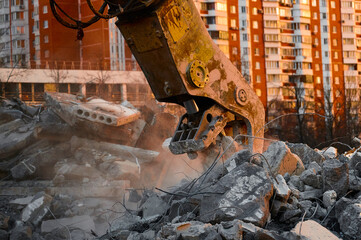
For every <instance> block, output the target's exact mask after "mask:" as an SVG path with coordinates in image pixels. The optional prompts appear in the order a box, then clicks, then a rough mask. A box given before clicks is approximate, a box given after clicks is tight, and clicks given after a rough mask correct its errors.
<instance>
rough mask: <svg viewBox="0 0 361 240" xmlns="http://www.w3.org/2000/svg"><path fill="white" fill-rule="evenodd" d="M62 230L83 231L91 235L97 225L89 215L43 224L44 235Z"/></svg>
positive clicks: (48, 221) (49, 221)
mask: <svg viewBox="0 0 361 240" xmlns="http://www.w3.org/2000/svg"><path fill="white" fill-rule="evenodd" d="M62 228H65V229H66V228H68V229H69V228H70V229H81V230H83V231H85V232H87V233H90V232H91V231H92V230H94V229H95V225H94V222H93V219H92V218H91V217H90V216H88V215H83V216H75V217H71V218H61V219H55V220H47V221H43V222H42V223H41V232H42V233H50V232H53V231H55V230H56V229H62Z"/></svg>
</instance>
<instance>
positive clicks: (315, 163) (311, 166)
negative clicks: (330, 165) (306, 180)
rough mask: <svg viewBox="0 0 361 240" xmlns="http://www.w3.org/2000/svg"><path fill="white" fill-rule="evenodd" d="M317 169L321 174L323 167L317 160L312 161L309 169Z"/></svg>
mask: <svg viewBox="0 0 361 240" xmlns="http://www.w3.org/2000/svg"><path fill="white" fill-rule="evenodd" d="M312 168H313V169H315V171H316V174H320V173H321V171H322V168H321V167H320V165H319V164H318V163H317V162H311V163H310V164H309V165H308V168H307V169H312Z"/></svg>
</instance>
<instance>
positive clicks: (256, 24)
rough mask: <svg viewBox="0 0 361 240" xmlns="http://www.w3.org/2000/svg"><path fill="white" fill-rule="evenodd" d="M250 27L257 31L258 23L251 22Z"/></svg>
mask: <svg viewBox="0 0 361 240" xmlns="http://www.w3.org/2000/svg"><path fill="white" fill-rule="evenodd" d="M252 26H253V28H254V29H258V22H257V21H253V22H252Z"/></svg>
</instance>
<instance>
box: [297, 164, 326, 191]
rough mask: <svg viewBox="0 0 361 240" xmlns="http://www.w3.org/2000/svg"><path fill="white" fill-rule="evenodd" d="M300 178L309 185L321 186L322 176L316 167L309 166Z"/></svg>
mask: <svg viewBox="0 0 361 240" xmlns="http://www.w3.org/2000/svg"><path fill="white" fill-rule="evenodd" d="M300 179H301V180H302V181H303V182H304V183H305V184H307V185H309V186H312V187H314V188H321V182H320V178H319V177H318V176H317V174H316V170H315V169H314V168H309V169H307V170H305V171H303V173H302V174H301V176H300Z"/></svg>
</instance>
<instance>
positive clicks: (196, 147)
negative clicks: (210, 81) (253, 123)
mask: <svg viewBox="0 0 361 240" xmlns="http://www.w3.org/2000/svg"><path fill="white" fill-rule="evenodd" d="M233 120H234V115H233V114H232V113H230V112H229V111H226V110H225V109H224V108H222V107H220V106H218V105H213V106H212V107H210V108H209V109H207V110H205V111H203V112H198V113H196V114H193V115H192V116H191V115H188V114H185V115H183V116H182V117H181V119H180V121H179V124H178V127H177V130H176V131H175V133H174V136H173V138H172V140H171V143H170V145H169V149H170V151H171V152H172V153H173V154H183V153H193V152H197V151H201V150H204V149H206V148H207V147H209V145H211V144H212V143H213V142H215V140H216V138H217V136H218V135H219V134H221V133H222V132H223V130H224V128H225V127H226V125H227V123H228V122H230V121H233Z"/></svg>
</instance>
